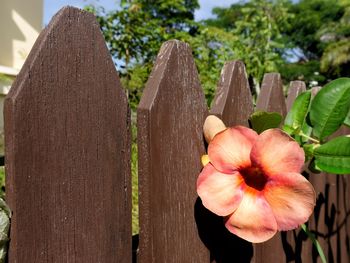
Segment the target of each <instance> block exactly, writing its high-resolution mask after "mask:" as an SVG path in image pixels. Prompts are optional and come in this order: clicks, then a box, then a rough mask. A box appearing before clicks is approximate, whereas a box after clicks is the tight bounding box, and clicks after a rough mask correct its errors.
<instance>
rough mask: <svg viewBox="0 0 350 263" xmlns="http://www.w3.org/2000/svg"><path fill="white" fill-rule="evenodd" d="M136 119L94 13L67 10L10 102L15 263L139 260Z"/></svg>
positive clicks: (41, 41) (42, 41)
mask: <svg viewBox="0 0 350 263" xmlns="http://www.w3.org/2000/svg"><path fill="white" fill-rule="evenodd" d="M129 115H130V114H129V109H128V105H127V99H126V96H125V94H124V92H123V91H122V89H121V84H120V82H119V78H118V74H117V72H116V70H115V66H114V63H113V61H112V59H111V57H110V55H109V53H108V50H107V47H106V44H105V42H104V39H103V37H102V35H101V32H100V30H99V25H98V23H97V22H96V19H95V17H94V16H93V15H92V14H90V13H87V12H84V11H81V10H79V9H76V8H72V7H66V8H63V9H62V10H61V11H60V12H59V13H58V14H57V15H56V16H55V17H54V18H53V20H52V21H51V23H50V24H49V25H48V27H47V28H46V29H45V30H43V32H42V33H41V35H40V37H39V38H38V40H37V42H36V44H35V45H34V47H33V49H32V51H31V53H30V55H29V57H28V59H27V61H26V63H25V65H24V66H23V68H22V70H21V72H20V74H19V75H18V77H17V79H16V81H15V83H14V84H13V87H12V89H11V91H10V93H9V95H8V96H7V98H6V102H5V136H6V187H7V189H6V190H7V191H6V199H7V201H8V203H9V205H10V207H11V209H12V212H13V216H12V225H11V242H10V249H9V262H28V263H30V262H35V263H40V262H84V263H85V262H128V263H129V262H131V204H130V195H131V190H130V189H131V186H130V129H129V126H130V116H129Z"/></svg>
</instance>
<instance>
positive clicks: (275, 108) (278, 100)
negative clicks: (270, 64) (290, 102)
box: [256, 73, 287, 116]
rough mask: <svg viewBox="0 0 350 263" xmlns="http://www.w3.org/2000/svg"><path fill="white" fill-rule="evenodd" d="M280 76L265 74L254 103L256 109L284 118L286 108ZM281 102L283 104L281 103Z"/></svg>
mask: <svg viewBox="0 0 350 263" xmlns="http://www.w3.org/2000/svg"><path fill="white" fill-rule="evenodd" d="M284 100H285V97H284V95H283V86H282V80H281V76H280V74H278V73H267V74H265V75H264V79H263V82H262V85H261V91H260V94H259V96H258V99H257V102H256V109H257V110H263V111H269V112H278V113H279V114H281V115H282V116H286V113H287V108H286V104H285V102H284ZM282 101H283V103H282Z"/></svg>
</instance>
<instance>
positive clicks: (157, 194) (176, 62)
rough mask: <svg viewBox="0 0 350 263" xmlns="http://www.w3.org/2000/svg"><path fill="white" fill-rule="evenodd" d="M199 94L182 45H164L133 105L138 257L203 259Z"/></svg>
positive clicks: (203, 112) (202, 111)
mask: <svg viewBox="0 0 350 263" xmlns="http://www.w3.org/2000/svg"><path fill="white" fill-rule="evenodd" d="M207 111H208V110H207V106H206V102H205V98H204V94H203V92H202V90H201V88H200V83H199V80H198V74H197V70H196V67H195V65H194V61H193V58H192V54H191V50H190V48H189V46H188V45H187V44H184V43H182V42H179V41H176V40H174V41H169V42H166V43H164V44H163V46H162V48H161V50H160V52H159V54H158V58H157V61H156V63H155V66H154V69H153V72H152V74H151V76H150V78H149V80H148V82H147V85H146V89H145V91H144V94H143V96H142V99H141V102H140V104H139V107H138V136H139V137H138V143H139V204H140V247H139V257H138V262H140V263H143V262H167V263H171V262H174V263H175V262H198V263H199V262H208V261H209V253H208V251H207V249H206V248H205V246H204V245H203V244H202V242H201V240H200V239H199V236H198V232H197V228H196V222H195V218H194V213H195V211H194V207H195V202H196V199H197V193H196V179H197V176H198V174H199V172H200V170H201V163H200V157H201V155H202V154H204V153H205V145H204V140H203V135H202V125H203V123H204V119H205V117H206V116H207V114H208V113H207Z"/></svg>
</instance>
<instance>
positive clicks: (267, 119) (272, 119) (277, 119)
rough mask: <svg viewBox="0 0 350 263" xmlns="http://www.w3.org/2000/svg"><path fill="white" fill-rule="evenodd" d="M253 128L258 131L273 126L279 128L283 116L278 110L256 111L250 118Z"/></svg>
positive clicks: (260, 131)
mask: <svg viewBox="0 0 350 263" xmlns="http://www.w3.org/2000/svg"><path fill="white" fill-rule="evenodd" d="M249 121H250V124H251V126H252V129H253V130H255V131H256V132H257V133H262V132H263V131H265V130H267V129H271V128H278V127H279V125H280V124H281V121H282V116H281V115H280V114H279V113H277V112H266V111H256V112H254V113H253V114H252V115H251V116H250V118H249Z"/></svg>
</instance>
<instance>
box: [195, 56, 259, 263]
mask: <svg viewBox="0 0 350 263" xmlns="http://www.w3.org/2000/svg"><path fill="white" fill-rule="evenodd" d="M253 109H254V106H253V98H252V95H251V92H250V88H249V83H248V80H247V74H246V71H245V66H244V64H243V62H241V61H231V62H228V63H226V64H225V65H224V67H223V69H222V72H221V77H220V80H219V84H218V88H217V91H216V94H215V98H214V100H213V104H212V109H211V112H210V113H211V114H214V115H216V116H218V117H219V118H221V119H222V120H223V121H224V123H225V124H226V125H227V126H228V127H230V126H234V125H244V126H249V124H248V118H249V116H250V115H251V114H252V113H253ZM198 206H199V205H198ZM200 216H201V221H200V222H201V223H202V224H203V225H201V228H203V230H202V231H200V233H202V236H203V237H204V238H203V240H204V241H205V244H206V246H207V247H208V248H209V250H210V255H211V259H212V261H211V262H216V263H223V262H250V261H251V259H252V256H253V246H252V244H251V243H249V242H247V241H245V240H243V239H240V238H239V237H237V236H235V235H234V234H232V233H230V232H229V231H228V230H227V229H226V228H225V226H224V221H223V218H222V217H219V216H216V215H215V214H213V213H210V212H209V211H208V210H206V209H205V208H202V213H201V214H200Z"/></svg>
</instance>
